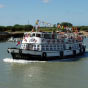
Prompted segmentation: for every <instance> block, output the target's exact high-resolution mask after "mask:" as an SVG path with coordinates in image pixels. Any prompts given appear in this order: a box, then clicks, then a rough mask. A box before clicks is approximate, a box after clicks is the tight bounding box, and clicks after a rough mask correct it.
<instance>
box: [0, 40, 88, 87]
mask: <svg viewBox="0 0 88 88" xmlns="http://www.w3.org/2000/svg"><path fill="white" fill-rule="evenodd" d="M85 44H86V45H88V39H86V40H85ZM11 46H13V47H14V46H16V43H11V42H3V43H0V88H88V53H87V52H86V53H85V55H84V56H81V57H79V58H80V59H79V60H78V61H69V60H62V61H53V62H52V61H49V62H44V61H43V62H38V61H35V62H32V61H25V60H19V61H17V60H13V59H12V58H11V56H10V54H8V53H7V48H8V47H11ZM87 49H88V46H87Z"/></svg>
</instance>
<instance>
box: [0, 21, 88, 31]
mask: <svg viewBox="0 0 88 88" xmlns="http://www.w3.org/2000/svg"><path fill="white" fill-rule="evenodd" d="M57 25H61V26H67V27H77V28H78V29H79V30H83V31H88V26H73V24H71V23H69V22H62V23H57V24H54V25H53V27H40V29H41V30H44V31H49V30H53V29H55V28H57ZM32 29H33V25H19V24H16V25H14V26H0V32H5V31H6V32H17V31H32Z"/></svg>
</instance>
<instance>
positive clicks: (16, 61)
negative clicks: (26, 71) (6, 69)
mask: <svg viewBox="0 0 88 88" xmlns="http://www.w3.org/2000/svg"><path fill="white" fill-rule="evenodd" d="M3 62H7V63H22V64H27V63H36V62H37V63H43V62H46V61H28V60H21V59H19V60H16V59H12V58H4V59H3Z"/></svg>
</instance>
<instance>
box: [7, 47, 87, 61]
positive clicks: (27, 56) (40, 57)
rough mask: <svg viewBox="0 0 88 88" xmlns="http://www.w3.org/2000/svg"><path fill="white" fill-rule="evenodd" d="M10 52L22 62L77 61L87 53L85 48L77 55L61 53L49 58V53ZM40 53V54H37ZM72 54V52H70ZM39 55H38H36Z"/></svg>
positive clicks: (73, 52)
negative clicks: (77, 57) (69, 59)
mask: <svg viewBox="0 0 88 88" xmlns="http://www.w3.org/2000/svg"><path fill="white" fill-rule="evenodd" d="M8 52H9V53H11V55H12V58H13V59H18V60H19V59H22V60H33V61H35V60H37V61H49V60H58V59H67V58H69V57H72V58H73V57H74V59H73V60H76V58H75V57H76V56H81V55H83V54H84V53H85V47H83V48H82V49H79V52H78V53H77V51H76V50H73V51H72V54H68V53H66V54H65V52H63V51H61V52H59V55H56V56H48V53H47V52H38V51H29V53H28V52H27V51H25V52H24V50H20V49H14V48H10V49H8ZM37 52H38V53H37ZM69 52H70V51H69ZM36 53H37V54H36Z"/></svg>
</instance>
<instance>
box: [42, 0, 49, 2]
mask: <svg viewBox="0 0 88 88" xmlns="http://www.w3.org/2000/svg"><path fill="white" fill-rule="evenodd" d="M42 1H43V2H44V3H49V2H50V0H42Z"/></svg>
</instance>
